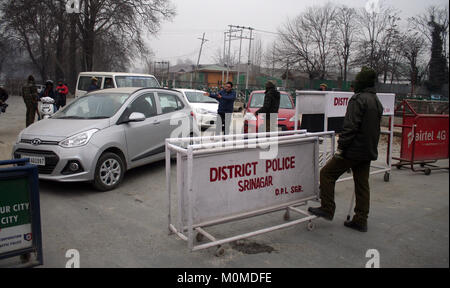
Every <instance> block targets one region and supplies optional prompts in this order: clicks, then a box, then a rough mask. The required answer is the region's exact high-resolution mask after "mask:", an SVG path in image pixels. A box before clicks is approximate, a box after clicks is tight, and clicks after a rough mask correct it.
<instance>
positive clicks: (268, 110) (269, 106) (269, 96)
mask: <svg viewBox="0 0 450 288" xmlns="http://www.w3.org/2000/svg"><path fill="white" fill-rule="evenodd" d="M265 94H266V95H265V97H264V105H263V107H261V109H259V110H258V111H256V112H255V116H256V117H258V114H265V116H266V117H265V122H266V132H271V121H270V115H271V114H277V115H278V110H280V98H281V95H280V92H278V91H277V88H276V87H275V85H274V84H273V83H272V82H270V81H269V82H267V83H266V93H265ZM275 123H278V117H277V119H276V121H275Z"/></svg>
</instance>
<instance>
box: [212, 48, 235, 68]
mask: <svg viewBox="0 0 450 288" xmlns="http://www.w3.org/2000/svg"><path fill="white" fill-rule="evenodd" d="M227 50H228V49H227ZM212 57H213V61H214V62H215V63H216V64H219V65H221V66H226V64H227V62H228V55H227V56H225V58H224V55H223V50H222V49H220V48H218V49H217V50H216V52H215V53H214V55H213V56H212ZM238 62H239V50H237V49H232V51H231V53H230V66H235V65H236V64H237V63H238Z"/></svg>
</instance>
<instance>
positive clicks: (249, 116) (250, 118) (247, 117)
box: [244, 113, 257, 121]
mask: <svg viewBox="0 0 450 288" xmlns="http://www.w3.org/2000/svg"><path fill="white" fill-rule="evenodd" d="M244 120H247V121H256V120H257V119H256V116H255V114H253V113H245V116H244Z"/></svg>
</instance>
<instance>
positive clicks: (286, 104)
mask: <svg viewBox="0 0 450 288" xmlns="http://www.w3.org/2000/svg"><path fill="white" fill-rule="evenodd" d="M264 92H265V91H254V92H252V94H250V98H249V100H248V104H247V107H246V109H245V116H244V133H259V132H265V127H266V126H265V123H264V119H262V117H261V116H262V115H259V116H258V119H256V117H255V112H256V111H258V110H259V109H260V108H261V107H262V106H263V105H264V98H265V94H264ZM280 94H281V98H280V110H279V111H278V130H279V131H289V130H294V129H295V105H294V101H293V100H292V98H291V96H290V95H289V94H288V93H286V92H280ZM298 127H300V121H299V125H298Z"/></svg>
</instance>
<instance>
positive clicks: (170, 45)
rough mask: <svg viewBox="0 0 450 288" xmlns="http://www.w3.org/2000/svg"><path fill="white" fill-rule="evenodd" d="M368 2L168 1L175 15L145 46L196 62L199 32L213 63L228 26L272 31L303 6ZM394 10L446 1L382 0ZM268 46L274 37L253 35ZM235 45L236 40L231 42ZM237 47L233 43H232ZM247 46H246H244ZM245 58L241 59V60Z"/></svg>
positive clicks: (205, 57) (416, 10) (158, 55)
mask: <svg viewBox="0 0 450 288" xmlns="http://www.w3.org/2000/svg"><path fill="white" fill-rule="evenodd" d="M367 1H368V0H335V1H328V0H264V1H262V0H172V3H173V5H174V6H175V7H176V11H177V15H176V16H175V18H174V19H173V20H172V21H171V22H165V23H163V25H162V29H161V31H160V33H159V34H158V35H157V37H156V39H155V38H151V39H149V46H150V47H151V49H152V50H153V52H154V54H155V60H157V61H161V60H164V61H170V62H171V64H172V63H173V64H175V63H176V62H177V60H178V59H191V60H192V61H194V62H197V57H198V53H199V49H200V44H201V41H200V40H199V39H198V38H201V36H202V34H203V32H205V33H206V38H207V39H208V40H209V41H208V42H207V43H206V44H205V46H204V50H203V54H202V59H201V61H200V62H201V64H207V63H213V62H214V60H213V55H214V54H216V51H217V49H218V48H223V36H224V34H223V33H224V31H225V30H226V29H228V25H230V24H231V25H241V26H250V27H253V28H255V29H257V30H264V31H273V32H276V31H277V29H278V27H280V26H281V25H282V24H283V23H285V22H286V19H288V18H294V17H295V16H297V15H298V14H300V13H301V12H302V11H304V10H305V8H306V7H310V6H314V5H319V6H320V5H323V4H325V3H327V2H332V3H336V4H345V5H347V6H349V7H355V8H356V7H364V6H365V5H366V2H367ZM383 2H384V3H386V4H388V5H389V6H392V7H394V8H396V9H398V10H399V11H400V12H401V13H400V17H401V18H402V19H406V18H408V17H411V16H414V15H417V14H420V13H422V12H424V11H425V9H426V8H427V7H428V6H430V5H437V6H445V5H448V4H447V3H448V1H447V0H425V1H423V0H395V1H393V0H384V1H383ZM256 33H257V36H256V37H259V38H261V39H262V40H263V43H264V45H268V43H270V42H271V41H272V40H274V39H275V37H276V35H273V34H269V33H262V32H256ZM235 42H237V41H235ZM236 45H237V43H236ZM245 45H246V47H248V43H245ZM244 58H245V59H246V57H243V60H244V61H245V59H244Z"/></svg>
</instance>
